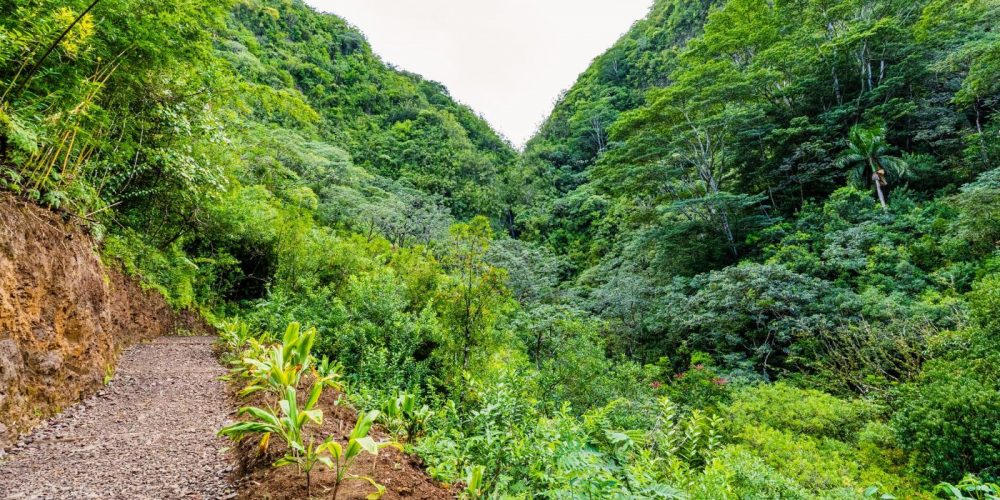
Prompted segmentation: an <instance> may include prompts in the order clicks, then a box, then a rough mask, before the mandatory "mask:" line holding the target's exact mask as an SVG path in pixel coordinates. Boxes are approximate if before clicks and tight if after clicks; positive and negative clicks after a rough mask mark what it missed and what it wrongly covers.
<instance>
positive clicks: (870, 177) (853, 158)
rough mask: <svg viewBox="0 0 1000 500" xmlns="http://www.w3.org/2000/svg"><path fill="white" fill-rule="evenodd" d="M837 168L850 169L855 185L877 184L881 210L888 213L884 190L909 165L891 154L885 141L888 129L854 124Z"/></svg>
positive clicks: (838, 159)
mask: <svg viewBox="0 0 1000 500" xmlns="http://www.w3.org/2000/svg"><path fill="white" fill-rule="evenodd" d="M837 165H838V166H840V167H841V168H850V169H851V171H850V179H851V182H852V183H853V184H855V185H864V186H865V187H868V186H870V185H871V184H874V185H875V192H876V193H877V194H878V201H879V202H881V203H882V209H883V210H888V209H889V204H888V203H887V202H886V200H885V191H884V190H883V188H885V187H888V186H889V181H890V180H893V181H894V180H896V179H899V178H900V177H902V176H903V174H905V173H906V168H907V165H906V162H905V161H903V159H902V158H898V157H896V156H890V155H889V145H888V144H887V143H886V142H885V127H863V126H861V125H855V126H853V127H851V131H850V132H849V133H848V135H847V151H844V153H843V154H842V155H840V157H839V158H837Z"/></svg>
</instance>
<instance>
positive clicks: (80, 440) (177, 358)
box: [0, 337, 235, 499]
mask: <svg viewBox="0 0 1000 500" xmlns="http://www.w3.org/2000/svg"><path fill="white" fill-rule="evenodd" d="M213 340H214V339H213V338H209V337H162V338H160V339H158V340H156V341H154V342H151V343H146V344H140V345H137V346H134V347H132V348H130V349H128V350H126V351H125V352H124V353H123V355H122V357H121V361H120V363H119V365H118V370H117V372H116V373H115V375H114V378H113V379H112V381H111V383H110V384H109V385H108V386H107V387H105V388H104V389H103V390H101V391H100V392H99V393H98V394H97V395H96V396H94V397H92V398H90V399H87V400H85V401H84V402H82V403H79V404H77V405H75V406H73V407H71V408H69V409H67V410H66V411H65V412H64V413H62V414H61V415H59V416H57V417H55V418H53V419H52V420H50V421H49V422H48V423H47V424H46V425H44V426H42V427H41V428H39V429H37V430H36V431H35V432H34V433H32V434H31V435H29V436H27V437H25V438H23V439H22V440H21V441H20V442H19V443H18V444H17V445H16V446H14V447H13V448H11V449H9V450H6V452H0V497H2V498H5V499H36V498H38V499H49V498H52V499H62V498H73V499H84V498H100V499H108V498H122V499H124V498H128V499H146V498H156V499H160V498H186V499H217V498H231V497H234V496H235V490H234V488H233V487H232V486H231V485H230V483H229V480H228V477H229V475H230V472H231V471H232V464H231V459H230V456H229V454H228V453H225V452H224V448H225V447H226V446H227V442H226V441H225V440H223V439H220V438H217V437H216V436H215V432H216V431H217V430H218V429H219V428H220V427H221V426H222V425H223V424H224V423H225V421H226V418H227V416H228V414H229V412H230V408H229V405H228V397H227V394H226V388H225V384H224V382H221V381H219V376H220V375H222V374H224V373H225V370H223V368H222V367H221V366H220V365H219V364H218V362H217V361H216V359H215V356H214V355H213V353H212V342H213ZM4 454H6V456H2V455H4Z"/></svg>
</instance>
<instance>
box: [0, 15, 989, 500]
mask: <svg viewBox="0 0 1000 500" xmlns="http://www.w3.org/2000/svg"><path fill="white" fill-rule="evenodd" d="M0 12H2V15H0V187H2V188H4V189H6V190H9V191H12V192H15V193H18V194H19V195H21V196H23V197H25V198H27V199H31V200H34V201H36V202H38V203H40V204H43V205H46V206H48V207H51V208H53V209H54V210H58V211H60V213H63V214H64V215H65V217H67V218H72V219H76V220H79V221H81V222H82V223H84V224H86V225H87V226H88V227H89V228H90V231H91V233H92V234H93V235H94V236H95V238H97V239H98V240H100V241H101V242H102V249H101V251H102V255H103V256H104V257H105V258H107V259H108V260H109V262H111V261H113V262H116V263H117V265H120V266H122V267H123V268H124V269H126V270H127V271H129V272H131V273H133V274H135V275H137V276H140V277H141V278H142V279H143V280H144V282H145V283H146V284H147V285H148V286H150V287H153V288H155V289H157V290H159V291H160V292H161V293H163V295H164V296H166V297H167V298H168V299H169V300H170V301H171V303H172V304H173V305H174V306H175V307H177V308H191V309H197V310H200V311H201V312H202V313H203V314H205V315H206V316H207V317H209V318H212V319H213V320H215V321H217V322H219V323H220V324H223V325H224V328H223V329H224V331H227V332H234V331H237V332H238V331H242V332H252V333H253V334H254V335H256V336H257V340H255V341H254V342H265V341H266V339H272V340H273V339H274V337H272V336H268V335H266V334H265V332H271V333H274V334H277V333H280V332H283V331H286V327H287V326H288V325H289V324H290V323H293V322H300V323H302V324H303V325H305V326H307V327H312V328H315V329H316V333H315V346H314V350H315V351H316V352H317V353H318V354H319V355H320V356H326V357H329V358H330V359H331V360H335V361H339V362H341V363H343V365H344V370H345V374H346V375H345V376H346V380H347V382H348V383H347V387H346V388H345V393H346V394H347V397H348V398H349V399H350V401H351V402H352V404H354V405H355V406H357V407H358V408H359V409H362V410H367V409H378V408H386V407H387V405H388V407H393V406H392V405H393V404H398V402H399V401H409V402H410V404H412V405H415V406H412V407H411V410H413V411H412V412H411V413H412V414H406V413H405V412H404V413H398V412H397V413H396V415H398V419H397V420H387V421H385V422H383V425H384V426H385V427H386V428H388V429H394V431H393V432H394V433H398V434H401V435H402V437H403V438H405V441H406V446H407V450H408V451H410V452H412V453H416V454H418V455H419V456H420V457H422V459H423V460H424V462H425V463H426V464H427V465H428V471H429V473H430V474H431V475H432V476H434V477H435V478H436V479H439V480H441V481H445V482H449V483H450V482H456V481H465V482H469V483H471V484H476V485H478V486H477V488H473V489H471V490H470V492H471V493H468V494H469V495H471V496H476V495H492V496H496V497H504V498H526V497H543V498H549V497H552V498H577V497H588V498H713V499H714V498H816V497H822V498H861V497H881V498H930V497H934V496H938V495H944V496H948V497H953V498H967V497H971V498H995V497H996V495H998V494H1000V492H998V491H997V488H996V487H995V486H994V485H991V484H990V483H991V482H996V481H1000V348H998V347H997V346H998V345H1000V323H998V321H997V318H998V317H1000V292H998V290H1000V246H998V245H1000V166H998V165H997V162H998V159H1000V121H998V120H996V119H995V115H996V113H997V111H998V108H1000V34H998V33H997V31H996V25H997V22H998V21H1000V2H997V1H996V0H917V1H914V0H905V1H904V0H778V1H773V0H714V1H713V0H657V1H656V2H655V3H654V5H653V7H652V9H651V11H650V13H649V15H648V17H647V18H645V19H643V20H641V21H639V22H637V23H636V24H635V25H634V26H633V28H632V30H630V31H629V33H627V34H626V35H625V36H624V37H623V38H622V39H621V40H620V41H619V42H618V43H617V44H615V46H613V47H612V48H611V49H610V50H609V51H608V52H607V53H605V54H603V55H601V56H599V57H598V58H597V59H595V61H594V63H593V65H592V66H591V67H590V68H589V69H588V70H587V71H586V72H585V73H583V74H582V75H581V76H580V78H579V80H578V82H577V83H576V84H575V85H574V86H573V87H572V88H571V89H569V90H568V91H567V92H566V93H565V94H564V95H563V96H562V98H561V99H560V101H559V102H558V103H557V105H556V108H555V110H554V111H553V113H552V115H551V116H550V117H549V119H548V120H547V121H546V122H545V123H544V124H543V125H542V126H541V128H540V130H539V132H538V134H537V136H536V137H535V138H534V139H532V140H531V141H530V142H529V144H528V146H527V148H526V151H525V152H524V153H523V154H518V153H517V152H515V151H514V150H513V148H512V147H511V146H510V145H509V144H508V143H507V142H506V141H505V140H504V139H503V138H501V137H500V136H498V135H497V134H496V133H495V132H494V131H493V130H492V129H491V128H490V127H489V126H488V124H487V123H486V122H485V121H484V120H483V119H481V118H480V117H479V116H477V115H476V114H475V112H474V111H472V110H470V109H469V108H467V107H465V106H463V105H461V104H459V103H457V102H455V101H454V100H453V99H452V98H451V97H450V96H449V95H448V92H447V90H446V89H445V88H444V87H443V86H442V85H440V84H438V83H435V82H430V81H426V80H424V79H422V78H421V77H419V76H417V75H413V74H410V73H406V72H403V71H400V70H398V69H395V68H392V67H389V66H387V65H386V64H385V63H383V62H382V61H381V60H380V59H379V58H378V57H377V56H376V55H375V54H373V53H372V50H371V48H370V46H369V45H368V43H367V42H366V40H365V38H364V36H363V35H362V34H361V33H360V32H358V31H357V30H356V29H354V28H353V27H351V26H350V25H348V24H347V23H346V22H344V21H343V20H342V19H339V18H337V17H335V16H332V15H327V14H319V13H316V12H315V11H313V10H311V9H310V8H309V7H307V6H305V5H304V4H303V3H302V2H301V1H300V0H244V1H229V2H212V1H208V0H191V1H188V2H169V1H161V0H154V1H148V0H96V1H95V0H87V1H84V0H5V1H3V2H2V3H0ZM247 342H249V341H247ZM241 345H242V344H241ZM247 345H251V346H252V345H253V343H248V344H247ZM416 401H419V405H417V404H416V403H415V402H416ZM422 405H426V406H427V410H426V412H425V413H420V415H421V416H420V417H419V418H418V417H417V416H416V415H417V413H419V412H416V410H414V408H419V407H420V406H422ZM400 411H402V410H400ZM386 414H387V415H388V414H392V412H388V411H387V412H386ZM408 415H409V416H408ZM991 491H992V493H991ZM989 495H993V496H992V497H991V496H989Z"/></svg>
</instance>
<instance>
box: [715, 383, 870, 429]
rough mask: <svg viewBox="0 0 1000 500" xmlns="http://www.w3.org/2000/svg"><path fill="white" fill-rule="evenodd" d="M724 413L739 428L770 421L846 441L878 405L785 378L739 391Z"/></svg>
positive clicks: (774, 426)
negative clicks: (810, 387) (842, 396)
mask: <svg viewBox="0 0 1000 500" xmlns="http://www.w3.org/2000/svg"><path fill="white" fill-rule="evenodd" d="M724 413H725V415H726V419H727V421H728V422H729V423H730V425H731V426H732V429H733V430H734V431H736V432H742V431H743V429H745V428H746V427H751V426H756V425H766V426H768V427H770V428H772V429H775V430H778V431H787V432H792V433H795V434H801V435H805V436H811V437H814V438H817V439H822V438H831V439H838V440H841V441H845V442H853V441H855V440H856V439H857V437H858V432H859V431H860V430H861V429H862V428H863V427H864V426H865V425H866V424H867V423H868V421H869V420H870V419H872V418H873V417H874V416H875V415H876V411H875V408H874V407H872V405H870V404H868V403H866V402H864V401H860V400H842V399H838V398H836V397H834V396H831V395H829V394H826V393H824V392H821V391H817V390H813V389H799V388H796V387H793V386H791V385H788V384H787V383H784V382H778V383H775V384H761V385H757V386H754V387H748V388H746V389H743V390H741V391H738V392H737V393H736V394H735V395H734V397H733V402H732V403H730V404H729V405H728V406H726V407H725V409H724Z"/></svg>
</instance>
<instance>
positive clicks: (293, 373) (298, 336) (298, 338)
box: [240, 323, 316, 396]
mask: <svg viewBox="0 0 1000 500" xmlns="http://www.w3.org/2000/svg"><path fill="white" fill-rule="evenodd" d="M315 341H316V329H314V328H311V329H309V330H306V331H304V332H303V331H301V325H299V324H298V323H291V324H289V325H288V328H287V329H286V330H285V335H284V336H283V337H282V341H281V345H278V346H275V347H272V348H271V349H270V350H269V351H267V354H266V356H265V357H264V358H263V359H258V358H255V357H251V356H244V357H243V363H244V364H245V365H246V366H248V367H249V370H248V374H247V378H249V383H248V384H247V386H246V387H245V388H244V389H243V390H242V391H240V396H247V395H249V394H253V393H255V392H259V391H273V392H277V393H279V394H280V393H281V391H283V390H284V388H285V387H298V386H299V382H300V381H301V380H302V374H303V373H304V372H305V371H306V370H307V369H309V367H310V365H311V363H312V361H313V358H312V355H311V354H310V351H312V346H313V342H315Z"/></svg>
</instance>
